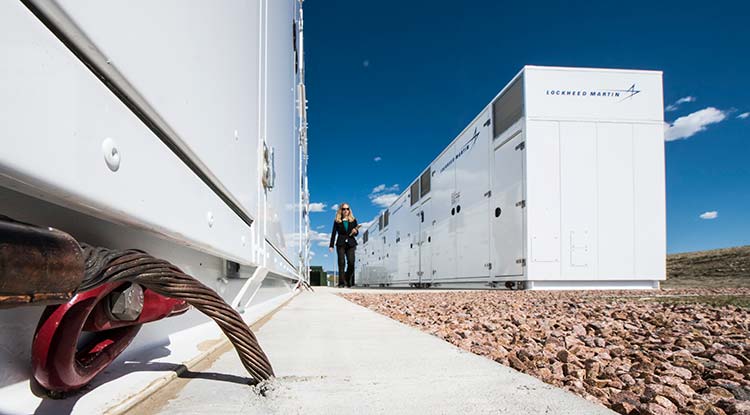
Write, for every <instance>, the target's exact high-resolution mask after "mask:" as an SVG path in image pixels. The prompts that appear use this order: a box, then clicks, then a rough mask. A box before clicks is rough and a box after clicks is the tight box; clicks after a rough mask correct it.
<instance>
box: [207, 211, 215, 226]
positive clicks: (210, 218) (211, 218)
mask: <svg viewBox="0 0 750 415" xmlns="http://www.w3.org/2000/svg"><path fill="white" fill-rule="evenodd" d="M206 222H208V227H209V228H211V227H213V226H214V214H213V213H211V212H208V213H206Z"/></svg>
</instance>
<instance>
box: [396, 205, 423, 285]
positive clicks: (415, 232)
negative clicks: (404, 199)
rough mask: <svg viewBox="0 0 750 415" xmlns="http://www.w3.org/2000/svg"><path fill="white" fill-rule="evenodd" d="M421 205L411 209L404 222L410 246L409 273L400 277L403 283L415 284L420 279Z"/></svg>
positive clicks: (403, 229) (407, 242) (403, 227)
mask: <svg viewBox="0 0 750 415" xmlns="http://www.w3.org/2000/svg"><path fill="white" fill-rule="evenodd" d="M419 212H420V209H419V205H418V204H416V205H414V206H412V207H411V208H409V210H408V213H407V214H406V215H405V217H404V222H402V227H401V229H402V231H403V232H405V233H406V244H408V251H407V252H408V253H407V264H408V268H407V272H406V275H400V276H399V277H400V280H401V281H407V282H410V283H413V282H415V281H417V280H418V279H419V276H418V275H417V273H418V272H419V219H418V215H419Z"/></svg>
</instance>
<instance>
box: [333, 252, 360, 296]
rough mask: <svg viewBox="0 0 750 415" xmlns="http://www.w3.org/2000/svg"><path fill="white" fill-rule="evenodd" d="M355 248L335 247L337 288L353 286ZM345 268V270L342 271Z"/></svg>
mask: <svg viewBox="0 0 750 415" xmlns="http://www.w3.org/2000/svg"><path fill="white" fill-rule="evenodd" d="M355 249H357V247H356V246H346V245H341V246H337V247H336V253H337V254H338V257H339V286H341V285H346V286H347V287H351V286H352V285H354V250H355ZM344 266H346V270H344Z"/></svg>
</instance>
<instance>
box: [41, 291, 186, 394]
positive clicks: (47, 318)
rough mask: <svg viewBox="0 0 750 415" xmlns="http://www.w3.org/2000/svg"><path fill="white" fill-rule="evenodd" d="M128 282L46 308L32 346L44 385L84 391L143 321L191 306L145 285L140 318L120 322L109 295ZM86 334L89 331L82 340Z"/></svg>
mask: <svg viewBox="0 0 750 415" xmlns="http://www.w3.org/2000/svg"><path fill="white" fill-rule="evenodd" d="M127 284H129V283H127V282H119V283H112V284H104V285H102V286H100V287H97V288H95V289H93V290H89V291H86V292H82V293H79V294H76V295H75V296H74V297H73V298H72V299H71V300H70V301H68V302H67V303H65V304H61V305H56V306H49V307H47V308H46V309H45V310H44V313H43V314H42V317H41V319H40V320H39V325H38V326H37V329H36V333H35V334H34V342H33V344H32V349H31V352H32V355H31V356H32V358H31V361H32V370H33V374H34V378H35V379H36V380H37V382H39V384H40V385H42V386H43V387H44V388H46V389H47V390H49V391H52V392H71V391H74V390H76V389H80V388H81V387H83V386H85V385H86V384H87V383H89V382H90V381H91V380H92V379H93V378H94V377H95V376H96V375H97V374H99V373H100V372H101V371H102V370H104V369H105V368H106V367H107V366H109V364H110V363H112V361H113V360H115V358H117V356H119V355H120V353H122V351H123V350H125V348H126V347H128V345H129V344H130V342H131V341H132V340H133V338H134V337H135V335H136V334H138V330H140V328H141V325H142V324H143V323H148V322H151V321H156V320H161V319H162V318H165V317H170V316H174V315H177V314H182V313H184V312H185V311H187V309H188V307H189V306H188V304H187V303H186V302H185V301H183V300H177V299H173V298H168V297H164V296H162V295H159V294H157V293H155V292H153V291H151V290H148V289H143V309H142V310H141V311H140V314H139V315H138V316H137V318H136V319H135V320H133V321H124V320H118V319H117V318H115V317H114V316H113V315H112V312H111V311H110V302H109V301H108V299H109V295H110V293H112V292H113V291H115V290H116V289H118V288H119V287H122V286H123V285H127ZM84 332H87V333H90V334H87V335H86V337H88V338H86V339H85V341H81V335H82V333H84ZM79 343H81V345H80V346H79Z"/></svg>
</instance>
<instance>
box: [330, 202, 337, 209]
mask: <svg viewBox="0 0 750 415" xmlns="http://www.w3.org/2000/svg"><path fill="white" fill-rule="evenodd" d="M331 210H339V204H338V203H336V204H335V205H333V206H331Z"/></svg>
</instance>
